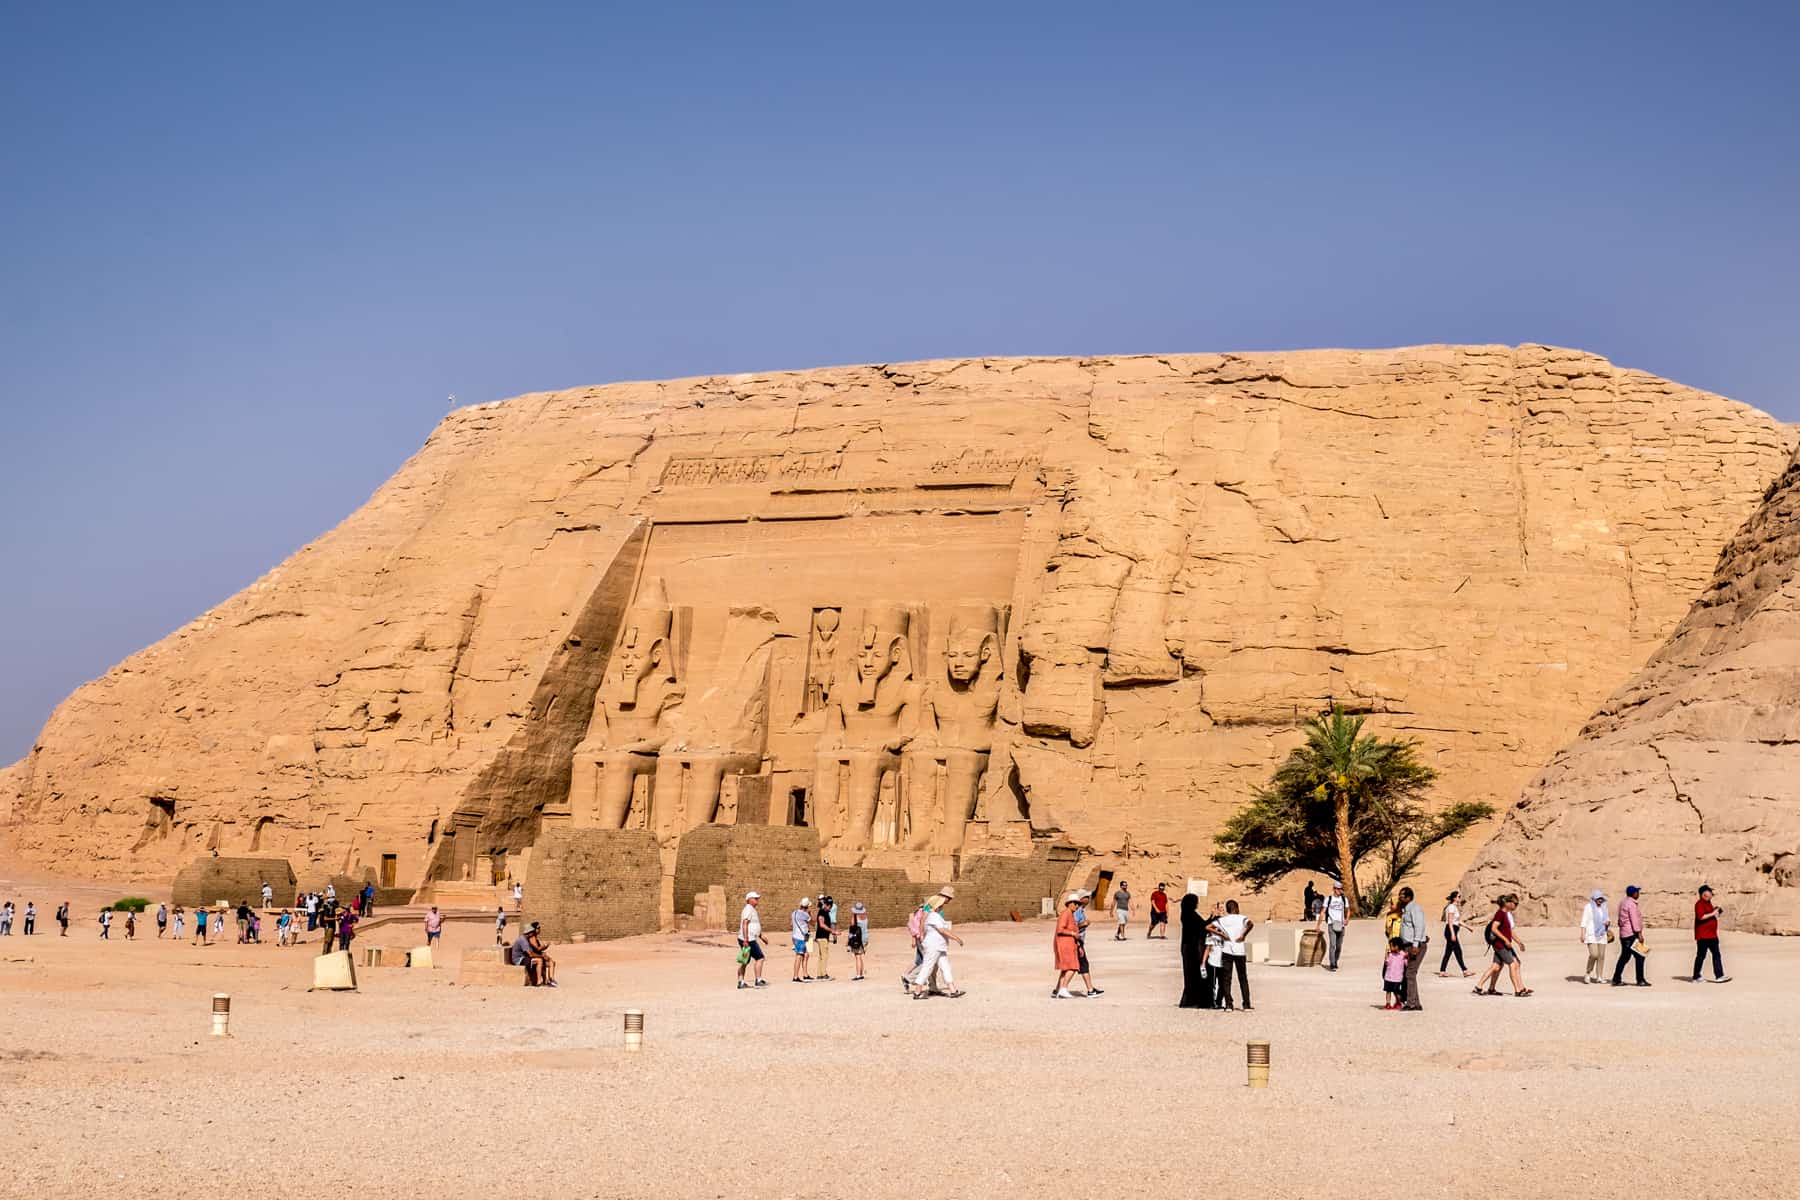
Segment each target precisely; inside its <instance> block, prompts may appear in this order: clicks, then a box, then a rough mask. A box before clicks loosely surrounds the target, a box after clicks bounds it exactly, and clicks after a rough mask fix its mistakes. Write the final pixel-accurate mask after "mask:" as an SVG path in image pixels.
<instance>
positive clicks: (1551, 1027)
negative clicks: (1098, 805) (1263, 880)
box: [0, 870, 1800, 1200]
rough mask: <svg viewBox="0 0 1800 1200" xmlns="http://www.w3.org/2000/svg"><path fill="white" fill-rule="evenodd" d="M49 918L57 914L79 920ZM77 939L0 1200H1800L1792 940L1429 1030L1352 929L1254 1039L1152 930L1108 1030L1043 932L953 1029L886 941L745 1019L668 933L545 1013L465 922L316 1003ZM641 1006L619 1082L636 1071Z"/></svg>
mask: <svg viewBox="0 0 1800 1200" xmlns="http://www.w3.org/2000/svg"><path fill="white" fill-rule="evenodd" d="M6 874H7V872H6V871H4V870H0V876H4V875H6ZM9 886H15V885H10V884H8V883H7V882H6V881H5V880H4V879H0V891H5V890H6V889H7V888H8V887H9ZM62 890H68V889H62ZM140 890H141V889H140ZM117 891H118V889H98V888H96V889H91V895H92V896H95V897H98V896H102V895H110V894H112V893H115V892H117ZM82 894H83V895H86V894H89V893H87V892H85V891H84V893H82ZM0 898H3V897H0ZM14 898H15V899H17V900H20V901H21V902H22V901H23V899H24V898H25V895H24V894H23V893H20V894H15V895H14ZM32 898H34V899H36V900H37V901H38V904H39V907H40V909H42V910H43V911H44V913H45V914H48V913H50V912H52V911H53V910H54V908H55V906H56V903H57V901H58V900H60V899H62V898H63V896H62V895H60V894H54V895H51V894H45V893H42V892H40V893H38V894H35V895H33V896H32ZM95 907H96V905H95V904H94V903H87V902H84V901H83V899H81V898H80V897H79V896H78V897H77V909H78V912H79V913H80V915H81V918H82V919H81V920H80V921H79V922H78V923H77V924H76V925H75V926H74V927H73V929H72V931H71V935H70V937H69V938H67V939H62V938H58V937H57V936H55V926H54V922H52V921H50V920H49V919H48V916H47V915H46V917H45V918H44V919H43V921H42V927H43V928H45V929H46V932H44V933H40V935H39V936H37V937H34V938H30V939H27V938H23V937H20V936H14V937H12V938H10V939H3V940H0V1195H3V1196H5V1197H14V1196H18V1197H33V1198H34V1200H56V1198H60V1197H83V1198H84V1200H95V1198H100V1197H134V1198H143V1200H150V1198H156V1197H181V1198H182V1200H209V1198H211V1197H233V1198H242V1197H249V1196H265V1195H300V1194H319V1195H343V1194H350V1193H351V1192H352V1191H353V1192H354V1193H355V1194H357V1195H362V1196H375V1195H387V1194H395V1195H408V1196H410V1195H430V1196H441V1197H465V1196H466V1197H474V1196H484V1197H487V1196H522V1195H546V1196H556V1197H589V1196H592V1197H613V1196H640V1197H641V1196H670V1197H725V1196H751V1197H765V1196H767V1197H789V1196H793V1197H840V1196H847V1195H850V1196H856V1197H859V1198H864V1200H876V1198H880V1197H889V1196H896V1197H897V1196H927V1197H937V1196H1046V1195H1051V1194H1066V1195H1080V1196H1098V1197H1137V1196H1146V1195H1158V1196H1171V1197H1175V1196H1180V1197H1186V1196H1196V1195H1206V1194H1215V1193H1216V1194H1239V1195H1256V1196H1302V1195H1306V1196H1330V1195H1334V1196H1342V1197H1364V1196H1368V1197H1386V1196H1464V1195H1477V1194H1480V1195H1487V1194H1493V1195H1497V1196H1514V1197H1517V1196H1536V1195H1544V1194H1550V1193H1552V1192H1554V1193H1558V1194H1568V1195H1579V1196H1583V1197H1596V1196H1598V1197H1608V1196H1635V1197H1661V1196H1677V1195H1687V1194H1690V1193H1700V1194H1715V1193H1724V1194H1728V1195H1732V1196H1734V1197H1745V1196H1791V1195H1794V1194H1796V1187H1797V1186H1800V1185H1797V1183H1796V1181H1800V1137H1797V1136H1796V1115H1797V1114H1800V1108H1797V1107H1796V1101H1800V1006H1796V1004H1795V1003H1794V997H1793V985H1794V983H1795V982H1796V981H1797V980H1800V943H1796V942H1792V941H1783V940H1780V939H1770V938H1757V937H1750V936H1743V935H1730V934H1728V935H1727V940H1726V953H1727V956H1728V958H1727V967H1728V968H1729V969H1730V970H1731V971H1732V972H1733V974H1734V975H1735V976H1736V980H1735V981H1734V982H1733V983H1731V984H1728V985H1725V986H1715V985H1711V984H1702V985H1698V986H1696V985H1693V984H1689V983H1685V982H1678V981H1677V978H1676V977H1677V976H1678V975H1684V974H1685V968H1686V967H1687V966H1688V965H1689V962H1690V957H1689V956H1690V954H1691V947H1692V943H1691V941H1690V940H1688V939H1687V938H1686V936H1685V935H1684V934H1682V933H1680V932H1678V931H1675V930H1668V931H1653V940H1654V941H1655V942H1656V943H1658V944H1659V947H1660V948H1659V949H1658V951H1657V953H1656V954H1654V955H1653V957H1652V962H1651V967H1652V975H1651V978H1652V980H1653V982H1654V986H1653V987H1652V988H1649V989H1644V990H1639V989H1633V988H1626V989H1612V988H1604V987H1601V988H1590V987H1587V986H1584V985H1583V984H1581V983H1579V982H1571V981H1570V980H1569V979H1568V978H1567V977H1569V976H1574V977H1575V978H1576V979H1577V980H1578V979H1579V975H1580V972H1581V964H1582V961H1583V954H1582V950H1581V947H1580V946H1579V945H1577V944H1576V937H1575V934H1574V932H1573V931H1572V930H1548V929H1528V930H1525V931H1523V932H1524V934H1525V936H1526V937H1527V938H1528V940H1529V946H1530V950H1529V953H1528V956H1527V961H1528V967H1529V970H1530V982H1531V983H1532V984H1533V985H1534V986H1536V987H1537V989H1538V993H1537V995H1536V996H1533V997H1530V998H1526V999H1513V998H1510V997H1507V998H1498V999H1485V998H1476V997H1474V996H1472V995H1470V994H1469V988H1468V985H1467V984H1466V983H1465V982H1464V981H1462V980H1461V979H1456V980H1439V979H1436V978H1429V979H1427V980H1426V983H1427V984H1428V986H1427V988H1426V992H1425V1003H1426V1005H1427V1008H1426V1011H1425V1012H1423V1013H1420V1014H1413V1015H1395V1014H1388V1013H1383V1012H1381V1011H1379V1009H1378V1008H1377V1007H1376V1006H1377V1005H1378V1004H1379V1002H1380V997H1379V986H1378V984H1377V982H1376V978H1377V975H1376V958H1375V950H1376V942H1377V934H1376V931H1375V929H1374V927H1373V926H1372V925H1370V926H1358V927H1357V928H1355V929H1353V931H1352V933H1351V936H1350V939H1349V954H1348V957H1347V960H1346V964H1345V969H1344V970H1343V971H1341V972H1339V973H1338V974H1336V975H1331V974H1327V973H1325V972H1323V971H1318V970H1295V969H1291V968H1281V967H1271V966H1259V967H1253V968H1252V969H1251V982H1252V988H1253V991H1254V996H1255V1000H1256V1011H1255V1012H1254V1013H1237V1014H1227V1013H1211V1012H1195V1011H1184V1010H1179V1009H1177V1008H1175V1007H1174V1001H1175V998H1176V995H1177V994H1178V991H1179V982H1178V977H1179V966H1178V962H1177V958H1178V955H1177V951H1176V945H1175V942H1174V941H1173V940H1171V941H1169V942H1167V943H1162V942H1146V941H1145V940H1144V939H1143V936H1142V934H1143V929H1142V926H1141V925H1140V926H1137V927H1135V928H1134V936H1133V938H1132V940H1131V941H1129V942H1127V943H1124V944H1115V943H1113V942H1111V941H1108V940H1103V939H1104V936H1105V933H1104V931H1103V930H1097V931H1096V932H1095V934H1094V935H1093V947H1092V949H1093V954H1092V958H1093V960H1094V966H1095V971H1096V975H1097V978H1098V982H1099V983H1100V985H1101V986H1102V987H1104V988H1105V989H1106V995H1105V996H1103V997H1099V998H1095V999H1091V1000H1078V1001H1053V1000H1051V999H1050V997H1049V995H1048V989H1049V984H1050V979H1051V973H1050V972H1049V970H1048V968H1047V964H1048V962H1049V959H1050V926H1049V925H1048V923H1046V922H1041V921H1032V922H1029V923H1026V924H1023V925H1011V924H1008V925H978V926H970V927H968V928H967V929H966V930H964V931H963V932H964V933H965V935H966V937H967V940H968V945H967V946H966V947H965V948H961V949H958V950H957V951H956V952H955V954H954V956H953V958H954V962H955V964H956V968H957V973H958V980H959V982H961V983H963V984H964V985H965V986H966V987H967V988H968V995H967V996H966V997H964V998H962V999H958V1000H948V999H933V1000H928V1001H923V1002H914V1001H911V1000H908V999H905V998H904V997H903V996H902V995H901V993H900V989H899V986H898V982H897V978H896V977H897V975H898V972H899V971H900V969H901V968H902V966H903V965H904V964H906V963H910V952H909V951H908V949H907V948H906V944H905V942H906V939H905V935H904V933H903V932H902V931H879V932H878V933H877V935H876V938H875V947H874V953H873V955H872V956H871V962H870V975H871V979H869V980H868V981H866V982H862V983H850V982H848V981H847V979H846V977H847V976H848V975H849V974H850V970H849V967H850V960H849V956H848V955H847V954H846V953H844V952H843V950H842V947H841V946H840V947H839V948H838V949H837V951H836V953H835V955H834V961H833V964H832V965H833V973H834V974H835V975H837V976H838V977H839V978H838V979H836V980H834V981H832V982H822V983H812V984H807V985H804V986H800V985H795V984H792V983H789V982H787V981H786V980H787V977H788V975H789V974H790V964H791V961H792V959H791V956H788V955H783V954H782V953H779V951H780V950H781V949H782V946H781V943H780V941H779V939H777V938H776V937H774V932H775V931H776V930H777V929H778V928H779V926H780V924H781V922H782V916H783V910H784V908H785V906H784V905H778V906H776V909H775V911H774V912H772V913H770V914H769V915H770V918H771V919H770V921H769V924H770V926H771V942H772V943H773V944H772V946H771V958H770V963H769V971H768V975H769V978H770V979H771V980H772V981H773V982H772V985H771V986H770V987H768V988H765V989H763V990H761V991H756V992H739V991H737V990H736V989H735V988H734V987H733V986H732V973H733V966H732V947H731V946H730V945H729V944H728V942H727V940H726V939H725V938H724V936H723V935H716V936H709V935H682V934H664V935H656V936H651V937H642V938H632V939H628V940H625V941H620V942H612V943H606V944H599V945H588V946H567V947H558V948H556V951H555V952H556V954H557V956H558V958H559V959H560V960H561V963H562V979H563V986H562V987H561V988H559V989H557V990H548V989H542V990H527V989H524V988H505V989H499V988H473V987H470V988H464V987H458V986H456V985H455V983H454V980H455V977H456V971H455V969H454V968H455V962H456V960H457V958H458V957H459V951H460V950H461V949H462V948H464V947H468V946H473V945H477V944H481V943H484V942H488V941H491V935H490V934H489V933H487V932H486V931H485V930H484V929H483V928H482V927H480V926H476V925H462V926H455V925H453V926H451V927H449V931H448V932H447V934H446V941H447V947H446V951H447V952H441V953H440V955H439V957H440V960H445V961H446V962H447V965H446V966H445V967H443V968H441V969H439V970H437V971H434V972H429V973H427V972H418V971H405V970H396V969H376V970H365V971H363V972H361V982H362V989H361V990H360V991H358V992H356V993H354V994H348V993H309V992H308V991H307V990H306V989H307V986H308V984H309V982H310V979H311V957H312V950H314V949H316V946H315V947H310V948H309V947H304V946H303V947H300V948H296V949H285V948H278V947H275V946H274V945H263V946H248V947H238V946H233V945H219V946H212V947H208V948H205V949H201V948H198V947H195V946H193V945H191V944H183V945H174V944H171V943H169V942H168V941H163V942H160V943H159V942H158V941H157V940H156V939H155V937H154V927H153V922H147V923H146V924H147V925H149V926H150V928H149V930H148V932H147V933H144V932H140V935H139V938H138V940H137V941H136V942H122V941H117V940H115V941H113V942H111V943H102V942H99V941H98V940H97V934H96V930H95V927H94V923H93V917H92V911H93V909H94V908H95ZM952 916H954V913H952ZM1290 928H1291V926H1279V927H1275V929H1274V931H1273V939H1272V940H1273V943H1274V945H1275V946H1276V947H1277V948H1278V949H1279V947H1281V946H1282V945H1283V943H1284V942H1285V941H1287V940H1288V939H1287V935H1286V934H1285V932H1284V931H1285V930H1286V929H1290ZM117 936H119V935H118V933H117V932H115V937H117ZM366 940H367V941H369V942H379V943H381V944H384V945H387V946H390V947H392V946H402V945H407V944H410V943H412V942H415V941H422V940H423V937H422V934H421V935H420V936H418V937H409V936H405V935H404V930H403V929H395V928H392V927H390V928H389V929H387V930H376V931H375V932H374V933H373V934H371V935H370V937H369V938H368V939H366ZM1477 940H1478V939H1477ZM1474 948H1475V946H1474V944H1473V943H1471V945H1470V949H1471V950H1472V949H1474ZM1432 965H1433V966H1435V962H1434V963H1433V964H1432ZM215 991H224V992H228V993H230V994H231V995H232V997H233V1017H232V1031H233V1035H234V1036H232V1037H231V1038H230V1039H229V1040H224V1039H215V1038H212V1037H209V1036H208V1035H207V1030H208V1025H209V1018H210V997H211V995H212V993H213V992H215ZM632 1006H637V1007H642V1008H643V1009H645V1010H646V1013H647V1029H648V1044H647V1047H646V1049H645V1051H644V1052H643V1053H642V1054H639V1055H627V1054H625V1053H624V1052H623V1051H622V1050H621V1048H620V1024H621V1012H622V1010H623V1009H625V1008H627V1007H632ZM1249 1038H1267V1039H1269V1040H1270V1041H1271V1042H1272V1043H1273V1058H1274V1070H1273V1086H1272V1087H1271V1088H1270V1089H1268V1090H1267V1091H1251V1090H1249V1089H1247V1088H1246V1087H1245V1086H1244V1081H1245V1070H1244V1042H1245V1040H1246V1039H1249Z"/></svg>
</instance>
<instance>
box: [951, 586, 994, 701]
mask: <svg viewBox="0 0 1800 1200" xmlns="http://www.w3.org/2000/svg"><path fill="white" fill-rule="evenodd" d="M999 631H1000V619H999V616H998V615H997V614H996V613H995V612H994V610H993V608H992V606H990V605H986V604H962V605H958V606H957V608H956V611H955V612H953V613H951V614H950V632H949V634H948V636H947V637H946V638H945V641H944V666H945V669H946V670H948V671H949V673H950V678H951V679H952V680H954V681H955V682H957V683H971V682H973V681H974V680H975V678H976V677H977V676H978V675H980V674H981V672H982V670H983V669H984V668H986V666H987V664H988V663H989V662H990V661H991V660H992V659H993V657H994V655H995V654H996V653H997V652H998V650H999V640H1000V639H999Z"/></svg>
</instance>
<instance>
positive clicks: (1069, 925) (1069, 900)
mask: <svg viewBox="0 0 1800 1200" xmlns="http://www.w3.org/2000/svg"><path fill="white" fill-rule="evenodd" d="M1190 899H1191V897H1190ZM1080 903H1081V893H1080V892H1070V893H1069V894H1068V895H1066V896H1064V897H1063V904H1062V911H1061V912H1059V913H1057V914H1056V934H1055V937H1054V940H1053V942H1052V948H1053V949H1054V951H1055V960H1056V986H1055V987H1053V988H1051V989H1050V997H1051V999H1053V1000H1073V999H1074V998H1075V993H1073V992H1071V991H1070V990H1069V981H1070V980H1072V979H1074V978H1075V976H1076V974H1077V973H1078V972H1079V971H1080V970H1081V953H1080V947H1079V945H1078V944H1077V942H1076V938H1077V936H1078V934H1079V932H1080V928H1079V926H1077V925H1076V924H1075V910H1076V907H1077V906H1078V905H1079V904H1080ZM1183 928H1184V929H1185V926H1184V927H1183Z"/></svg>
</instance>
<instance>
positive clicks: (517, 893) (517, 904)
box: [513, 879, 525, 912]
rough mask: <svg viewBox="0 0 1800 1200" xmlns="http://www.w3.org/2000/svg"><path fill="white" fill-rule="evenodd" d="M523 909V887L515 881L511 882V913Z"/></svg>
mask: <svg viewBox="0 0 1800 1200" xmlns="http://www.w3.org/2000/svg"><path fill="white" fill-rule="evenodd" d="M524 907H525V885H524V884H522V883H520V882H519V881H518V880H516V879H515V880H513V911H515V912H517V911H518V910H519V909H522V908H524Z"/></svg>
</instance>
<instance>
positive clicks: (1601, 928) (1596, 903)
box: [1581, 888, 1612, 983]
mask: <svg viewBox="0 0 1800 1200" xmlns="http://www.w3.org/2000/svg"><path fill="white" fill-rule="evenodd" d="M1611 925H1612V916H1611V914H1609V913H1608V912H1607V911H1606V893H1605V892H1603V891H1601V890H1600V889H1599V888H1595V889H1594V890H1593V891H1592V892H1589V893H1588V902H1587V907H1585V908H1583V909H1582V910H1581V942H1582V944H1583V945H1584V946H1586V947H1587V974H1586V975H1585V976H1584V977H1583V979H1584V982H1587V983H1605V982H1606V980H1605V979H1604V978H1602V976H1603V975H1604V974H1605V972H1606V943H1607V942H1609V941H1611V940H1612V933H1611V928H1610V927H1611Z"/></svg>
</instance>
